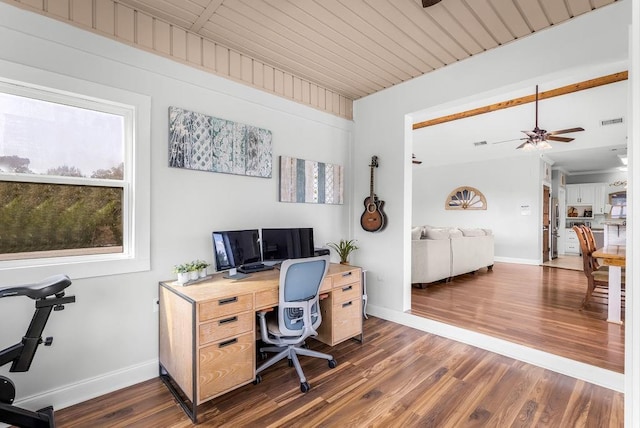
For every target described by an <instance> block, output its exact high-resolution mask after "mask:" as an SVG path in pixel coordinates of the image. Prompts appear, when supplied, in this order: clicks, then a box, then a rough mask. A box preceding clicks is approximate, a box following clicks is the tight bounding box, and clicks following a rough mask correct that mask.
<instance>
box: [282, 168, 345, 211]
mask: <svg viewBox="0 0 640 428" xmlns="http://www.w3.org/2000/svg"><path fill="white" fill-rule="evenodd" d="M280 202H302V203H311V204H342V203H343V202H344V169H343V167H342V166H341V165H336V164H330V163H324V162H316V161H310V160H304V159H297V158H292V157H287V156H280Z"/></svg>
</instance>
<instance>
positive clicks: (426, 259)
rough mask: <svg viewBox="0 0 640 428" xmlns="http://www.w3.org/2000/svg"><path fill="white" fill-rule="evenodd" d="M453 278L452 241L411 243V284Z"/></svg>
mask: <svg viewBox="0 0 640 428" xmlns="http://www.w3.org/2000/svg"><path fill="white" fill-rule="evenodd" d="M450 276H451V240H450V239H417V240H413V241H411V283H412V284H422V283H429V282H434V281H438V280H441V279H446V278H449V277H450Z"/></svg>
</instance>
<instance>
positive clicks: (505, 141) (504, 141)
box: [491, 137, 529, 144]
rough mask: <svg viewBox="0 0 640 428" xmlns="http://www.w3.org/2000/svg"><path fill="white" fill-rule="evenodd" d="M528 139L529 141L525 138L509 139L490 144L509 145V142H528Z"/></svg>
mask: <svg viewBox="0 0 640 428" xmlns="http://www.w3.org/2000/svg"><path fill="white" fill-rule="evenodd" d="M528 139H529V138H526V137H525V138H512V139H510V140H502V141H496V142H494V143H491V144H502V143H510V142H512V141H520V140H528Z"/></svg>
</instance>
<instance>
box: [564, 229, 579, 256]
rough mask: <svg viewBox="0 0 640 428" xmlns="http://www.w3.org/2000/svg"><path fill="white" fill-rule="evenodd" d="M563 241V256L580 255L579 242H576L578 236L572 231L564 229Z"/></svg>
mask: <svg viewBox="0 0 640 428" xmlns="http://www.w3.org/2000/svg"><path fill="white" fill-rule="evenodd" d="M565 232H566V233H565V235H564V236H565V241H564V253H565V254H580V241H578V235H576V232H575V231H574V230H573V229H569V228H567V229H565Z"/></svg>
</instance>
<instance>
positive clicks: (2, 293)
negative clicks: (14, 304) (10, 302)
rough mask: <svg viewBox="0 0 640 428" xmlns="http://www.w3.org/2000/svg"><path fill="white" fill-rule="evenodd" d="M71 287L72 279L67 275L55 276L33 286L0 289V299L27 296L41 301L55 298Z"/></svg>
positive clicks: (23, 285) (13, 286) (14, 286)
mask: <svg viewBox="0 0 640 428" xmlns="http://www.w3.org/2000/svg"><path fill="white" fill-rule="evenodd" d="M69 285H71V279H69V277H68V276H67V275H54V276H50V277H49V278H45V279H43V280H42V281H40V282H34V283H33V284H22V285H10V286H8V287H0V298H2V297H9V296H27V297H30V298H32V299H41V298H43V297H47V296H53V295H54V294H58V293H60V292H61V291H62V290H64V289H65V288H67V287H68V286H69Z"/></svg>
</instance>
